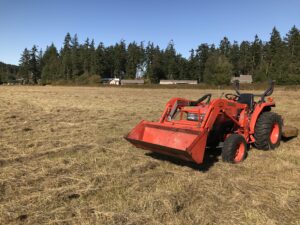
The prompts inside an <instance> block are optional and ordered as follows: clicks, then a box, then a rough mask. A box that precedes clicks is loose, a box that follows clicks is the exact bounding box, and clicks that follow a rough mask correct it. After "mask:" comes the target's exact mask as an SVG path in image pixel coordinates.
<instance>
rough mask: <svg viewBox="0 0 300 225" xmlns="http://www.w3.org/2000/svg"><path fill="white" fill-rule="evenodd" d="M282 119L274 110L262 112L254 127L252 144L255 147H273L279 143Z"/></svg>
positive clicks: (264, 148) (265, 148) (267, 148)
mask: <svg viewBox="0 0 300 225" xmlns="http://www.w3.org/2000/svg"><path fill="white" fill-rule="evenodd" d="M281 134H282V119H281V117H280V116H279V115H278V114H277V113H274V112H263V113H262V114H260V116H259V117H258V119H257V121H256V125H255V128H254V138H255V142H254V145H255V147H256V148H257V149H261V150H269V149H275V148H277V147H278V146H279V145H280V140H281Z"/></svg>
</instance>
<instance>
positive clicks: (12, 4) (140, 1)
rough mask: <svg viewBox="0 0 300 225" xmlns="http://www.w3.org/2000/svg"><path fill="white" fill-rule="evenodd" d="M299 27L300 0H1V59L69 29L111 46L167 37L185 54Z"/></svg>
mask: <svg viewBox="0 0 300 225" xmlns="http://www.w3.org/2000/svg"><path fill="white" fill-rule="evenodd" d="M293 25H296V26H297V27H298V28H300V1H299V0H286V1H284V0H281V1H280V0H273V1H272V0H260V1H259V0H253V1H250V0H248V1H243V0H239V1H238V0H227V1H221V0H220V1H216V0H207V1H201V0H198V1H196V0H173V1H170V0H169V1H167V0H123V1H121V0H98V1H91V0H85V1H75V0H73V1H71V0H70V1H69V0H68V1H64V0H0V61H2V62H5V63H11V64H18V61H19V58H20V54H21V53H22V51H23V50H24V48H25V47H27V48H31V47H32V45H34V44H36V45H38V46H39V48H42V49H45V48H46V46H47V45H50V44H51V43H52V42H53V43H54V44H55V45H56V46H57V47H58V48H60V47H61V46H62V43H63V39H64V36H65V35H66V33H67V32H70V33H71V34H72V35H73V34H75V33H77V34H78V37H79V41H80V42H83V41H84V40H85V39H86V37H89V38H90V39H92V38H94V39H95V42H96V44H98V43H99V42H100V41H101V42H103V43H104V44H105V45H111V44H114V43H116V42H119V41H120V40H121V39H124V40H125V41H126V42H127V43H129V42H131V41H137V42H141V41H145V42H146V43H147V42H148V41H152V42H154V43H155V44H158V45H159V46H160V47H162V48H165V47H166V46H167V44H168V42H169V41H170V40H173V41H174V43H175V47H176V50H177V51H178V52H179V53H181V54H182V55H183V56H185V57H188V56H189V51H190V50H191V49H192V48H196V47H197V46H198V45H199V44H200V43H209V44H211V43H215V44H217V45H218V44H219V41H220V40H221V39H222V38H223V37H224V36H227V37H228V38H229V40H230V41H233V40H236V41H238V42H240V41H242V40H249V41H252V40H253V38H254V35H255V34H258V36H259V37H260V38H261V39H262V40H263V41H267V40H268V39H269V36H270V32H271V30H272V28H273V27H274V26H276V27H277V29H278V30H279V31H280V33H281V34H282V35H285V34H286V33H287V32H288V31H289V29H290V28H291V27H292V26H293Z"/></svg>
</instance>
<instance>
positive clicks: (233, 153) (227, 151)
mask: <svg viewBox="0 0 300 225" xmlns="http://www.w3.org/2000/svg"><path fill="white" fill-rule="evenodd" d="M240 147H241V148H243V150H242V152H241V153H239V154H238V151H239V149H240ZM240 151H241V150H240ZM237 155H238V156H237ZM246 156H247V143H246V140H245V138H244V137H243V136H242V135H239V134H232V135H230V136H229V137H228V138H226V140H225V141H224V146H223V148H222V159H223V161H224V162H229V163H239V162H241V161H243V160H244V159H245V158H246Z"/></svg>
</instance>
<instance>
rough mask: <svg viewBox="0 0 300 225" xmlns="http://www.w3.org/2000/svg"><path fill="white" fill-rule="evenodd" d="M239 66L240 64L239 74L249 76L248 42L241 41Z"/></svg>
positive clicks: (250, 59) (249, 56)
mask: <svg viewBox="0 0 300 225" xmlns="http://www.w3.org/2000/svg"><path fill="white" fill-rule="evenodd" d="M239 53H240V54H239V56H240V57H239V64H240V66H239V67H240V69H239V70H240V72H241V74H250V73H251V68H252V67H251V62H252V56H251V50H250V43H249V42H248V41H243V42H242V43H241V45H240V51H239Z"/></svg>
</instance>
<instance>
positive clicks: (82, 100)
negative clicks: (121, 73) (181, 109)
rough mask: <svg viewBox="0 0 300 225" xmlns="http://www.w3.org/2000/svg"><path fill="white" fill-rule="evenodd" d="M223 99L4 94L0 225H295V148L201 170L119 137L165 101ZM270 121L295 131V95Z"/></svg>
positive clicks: (286, 97)
mask: <svg viewBox="0 0 300 225" xmlns="http://www.w3.org/2000/svg"><path fill="white" fill-rule="evenodd" d="M207 92H211V93H212V94H213V96H214V97H219V96H220V95H221V92H231V91H229V90H228V91H226V90H225V91H220V90H211V91H210V90H195V89H193V90H189V89H137V88H108V87H107V88H105V87H52V86H46V87H26V86H20V87H17V86H15V87H3V86H2V87H0V102H1V104H0V224H137V225H139V224H144V225H146V224H170V225H171V224H172V225H174V224H175V225H176V224H178V225H179V224H298V225H299V224H300V150H299V146H300V138H299V137H298V138H294V139H291V140H288V141H285V142H282V143H281V145H280V147H279V148H278V149H276V150H275V151H259V150H257V149H255V148H251V149H250V150H249V153H248V157H247V159H246V160H245V161H244V162H242V163H240V164H235V165H233V164H227V163H224V162H222V160H221V158H220V152H219V151H214V152H207V154H206V156H205V163H204V164H203V165H201V166H198V165H195V164H192V163H185V162H182V161H180V160H173V159H171V158H168V157H164V156H160V155H157V154H153V153H149V152H146V151H142V150H140V149H136V148H134V147H133V146H132V145H130V144H129V143H127V142H126V141H125V140H124V139H123V136H124V135H125V134H126V133H127V132H129V131H130V129H132V128H133V127H134V126H135V125H136V124H137V123H138V122H139V121H140V120H142V119H146V120H157V119H158V118H159V116H160V114H161V112H162V111H163V109H164V106H165V103H166V102H167V101H168V100H169V99H170V98H171V97H185V98H189V99H197V98H199V97H200V96H202V95H203V94H205V93H207ZM274 99H275V101H276V104H277V107H276V108H275V111H276V112H278V113H279V114H281V115H283V116H284V119H285V124H287V125H292V126H295V127H298V128H300V115H299V110H300V91H298V90H288V89H285V88H282V89H280V88H279V89H277V90H275V92H274Z"/></svg>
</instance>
